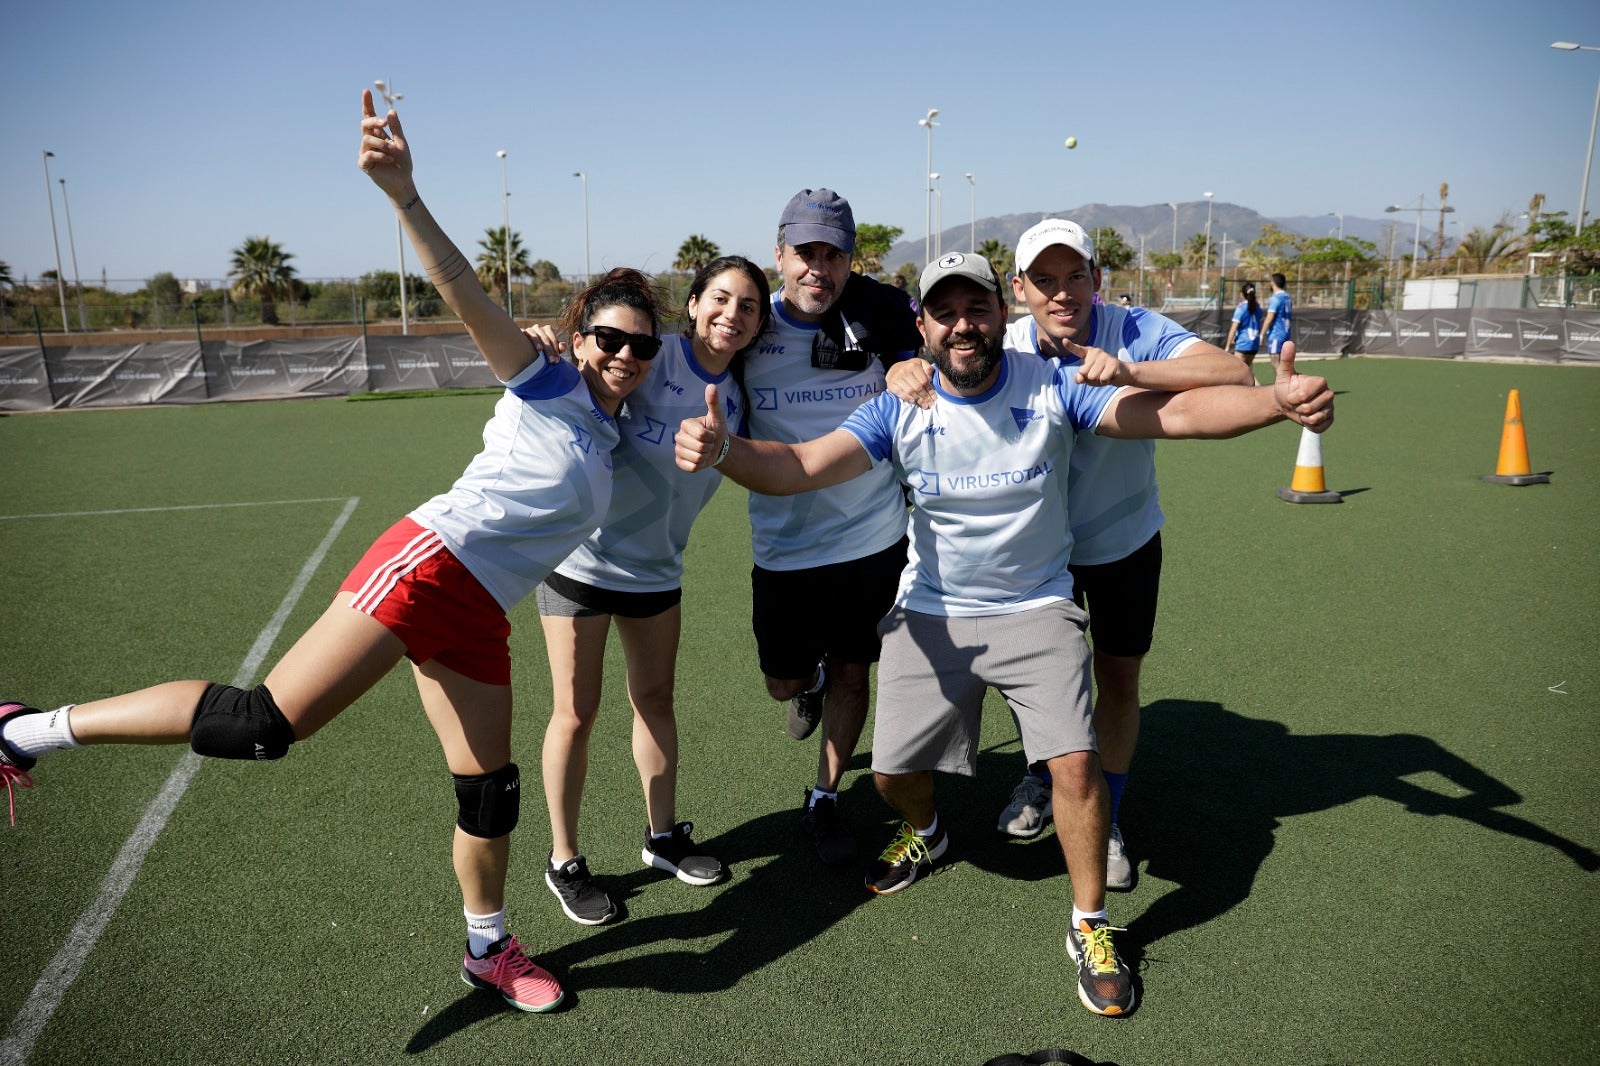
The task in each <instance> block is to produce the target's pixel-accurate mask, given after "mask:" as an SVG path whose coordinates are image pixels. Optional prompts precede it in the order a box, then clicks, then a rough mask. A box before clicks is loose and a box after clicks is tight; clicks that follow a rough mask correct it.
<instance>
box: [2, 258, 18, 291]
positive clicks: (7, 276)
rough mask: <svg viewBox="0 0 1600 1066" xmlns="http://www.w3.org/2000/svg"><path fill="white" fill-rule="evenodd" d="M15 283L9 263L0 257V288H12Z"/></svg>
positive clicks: (14, 286)
mask: <svg viewBox="0 0 1600 1066" xmlns="http://www.w3.org/2000/svg"><path fill="white" fill-rule="evenodd" d="M16 287H17V283H16V281H15V280H13V279H12V277H11V264H10V263H8V262H6V261H5V260H4V259H0V289H14V288H16Z"/></svg>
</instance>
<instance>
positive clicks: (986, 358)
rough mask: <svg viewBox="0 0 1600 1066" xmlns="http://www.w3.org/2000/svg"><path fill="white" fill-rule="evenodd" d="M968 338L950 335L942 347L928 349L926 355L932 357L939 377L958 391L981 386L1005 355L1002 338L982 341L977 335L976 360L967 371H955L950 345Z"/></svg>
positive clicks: (968, 335) (964, 335) (966, 336)
mask: <svg viewBox="0 0 1600 1066" xmlns="http://www.w3.org/2000/svg"><path fill="white" fill-rule="evenodd" d="M970 336H971V334H963V335H957V334H951V335H950V337H948V338H947V339H946V340H945V344H944V346H943V347H941V348H933V347H930V348H929V349H928V353H929V354H930V355H932V356H933V365H934V366H936V367H938V368H939V374H940V376H941V377H943V378H944V380H945V381H947V382H948V383H950V384H951V385H954V386H955V387H956V388H958V389H975V388H977V387H978V386H979V385H982V384H983V383H984V381H985V380H987V379H988V377H989V375H990V374H992V373H993V372H994V368H995V367H996V366H998V365H999V363H1000V357H1001V356H1002V355H1004V354H1005V342H1004V340H1003V339H1002V338H1000V337H994V338H990V339H988V340H984V339H983V336H982V335H981V334H979V336H978V339H979V341H980V346H979V348H978V351H977V356H976V358H975V359H974V360H973V361H972V362H971V363H970V364H968V369H966V370H957V369H956V368H955V367H954V366H953V365H952V362H951V358H950V345H951V344H953V343H955V342H956V341H958V340H963V341H964V340H967V339H968V338H969V337H970Z"/></svg>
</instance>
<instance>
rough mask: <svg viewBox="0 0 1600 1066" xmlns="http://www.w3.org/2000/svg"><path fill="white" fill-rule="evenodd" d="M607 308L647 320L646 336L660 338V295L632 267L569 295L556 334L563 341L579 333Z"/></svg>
mask: <svg viewBox="0 0 1600 1066" xmlns="http://www.w3.org/2000/svg"><path fill="white" fill-rule="evenodd" d="M608 307H631V308H633V309H634V310H635V311H640V312H642V313H644V314H645V315H646V316H648V317H649V319H650V332H651V333H652V334H653V335H655V336H658V337H659V336H660V335H661V294H660V293H659V292H657V291H656V287H655V283H654V282H652V281H651V280H650V279H649V278H647V277H645V276H644V275H643V274H641V273H640V272H639V271H637V270H635V269H633V268H632V267H615V268H614V269H612V270H610V271H608V272H607V273H606V274H605V275H604V276H603V277H600V278H597V279H595V280H594V281H591V282H590V283H589V284H587V285H585V286H584V287H583V288H581V289H579V290H578V291H577V292H575V293H573V295H572V298H571V299H569V300H568V301H567V303H566V306H564V307H562V308H561V318H560V319H559V320H558V321H557V323H556V331H557V332H558V333H559V334H560V335H561V336H562V337H563V338H566V337H570V336H572V334H574V333H581V332H582V331H584V330H586V329H588V328H589V326H590V324H591V323H593V322H594V317H595V315H597V314H599V313H600V312H601V311H604V310H605V309H606V308H608Z"/></svg>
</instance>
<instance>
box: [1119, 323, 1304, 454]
mask: <svg viewBox="0 0 1600 1066" xmlns="http://www.w3.org/2000/svg"><path fill="white" fill-rule="evenodd" d="M1284 419H1290V420H1291V421H1294V422H1298V423H1300V424H1301V425H1302V426H1306V427H1307V428H1309V429H1310V430H1311V431H1312V432H1314V433H1321V432H1323V431H1325V430H1326V429H1327V428H1328V427H1329V426H1331V425H1333V390H1332V389H1330V388H1328V383H1327V381H1326V380H1325V379H1323V378H1320V377H1312V376H1309V375H1306V374H1297V373H1295V370H1294V345H1293V344H1292V343H1289V344H1285V345H1284V346H1283V354H1282V355H1281V356H1280V357H1279V361H1278V368H1277V379H1276V380H1275V381H1274V382H1273V384H1272V388H1270V389H1263V388H1252V387H1249V386H1244V385H1216V386H1211V387H1208V388H1201V389H1194V390H1191V391H1189V392H1143V391H1133V392H1124V393H1121V394H1120V395H1117V396H1115V397H1113V398H1112V400H1111V402H1110V403H1109V404H1107V405H1106V409H1105V412H1104V413H1103V414H1102V415H1101V417H1100V423H1099V425H1098V426H1097V427H1096V429H1095V432H1097V433H1099V434H1100V435H1101V436H1104V437H1119V438H1125V439H1147V438H1155V439H1172V440H1176V439H1181V438H1208V439H1218V438H1224V437H1237V436H1239V435H1240V434H1243V433H1248V432H1250V431H1251V430H1253V429H1260V428H1261V427H1262V426H1268V425H1271V424H1272V423H1274V422H1281V421H1283V420H1284Z"/></svg>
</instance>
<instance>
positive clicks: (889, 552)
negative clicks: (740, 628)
mask: <svg viewBox="0 0 1600 1066" xmlns="http://www.w3.org/2000/svg"><path fill="white" fill-rule="evenodd" d="M906 545H907V541H906V539H905V538H904V537H902V538H901V539H900V541H899V542H898V543H896V544H894V545H891V546H890V547H888V548H885V549H884V550H883V551H881V552H878V553H877V554H875V555H868V556H866V557H865V558H863V559H852V560H850V561H849V562H844V563H831V564H829V565H827V566H816V567H811V568H810V569H807V570H764V569H762V568H761V567H759V566H757V567H755V568H753V569H752V570H751V571H750V624H751V628H752V629H754V630H755V635H756V650H757V652H758V654H759V655H760V659H761V672H762V673H764V674H766V675H767V676H768V677H776V678H780V679H782V680H786V681H787V680H793V679H797V678H805V677H810V676H811V675H812V672H813V671H814V670H816V668H817V662H818V661H819V660H820V659H821V658H822V657H823V656H824V655H830V656H832V657H834V658H835V659H838V660H839V661H840V662H847V663H875V662H877V661H878V652H879V649H880V646H881V645H880V641H879V638H878V623H879V622H880V621H882V619H883V616H884V615H886V614H888V613H889V608H890V607H893V606H894V595H895V591H896V590H897V589H898V588H899V587H900V574H901V573H902V572H903V571H904V570H905V568H906Z"/></svg>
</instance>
